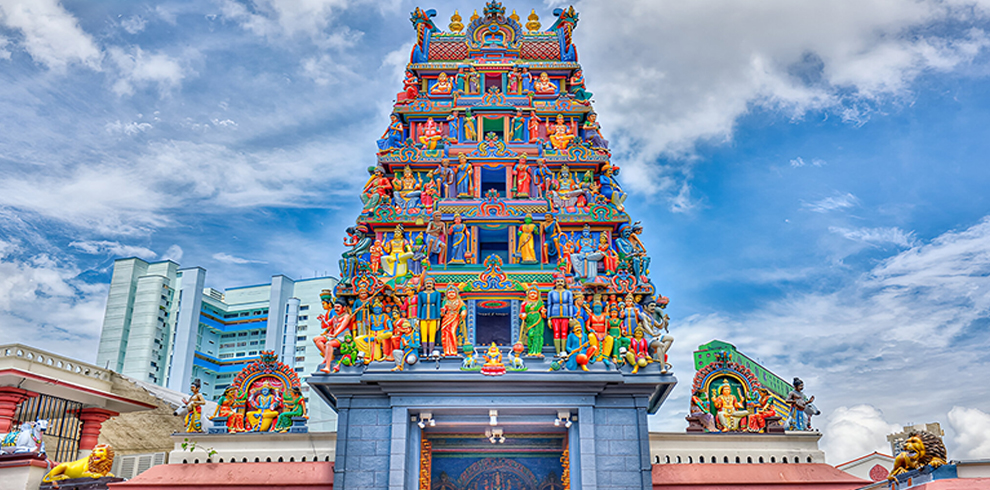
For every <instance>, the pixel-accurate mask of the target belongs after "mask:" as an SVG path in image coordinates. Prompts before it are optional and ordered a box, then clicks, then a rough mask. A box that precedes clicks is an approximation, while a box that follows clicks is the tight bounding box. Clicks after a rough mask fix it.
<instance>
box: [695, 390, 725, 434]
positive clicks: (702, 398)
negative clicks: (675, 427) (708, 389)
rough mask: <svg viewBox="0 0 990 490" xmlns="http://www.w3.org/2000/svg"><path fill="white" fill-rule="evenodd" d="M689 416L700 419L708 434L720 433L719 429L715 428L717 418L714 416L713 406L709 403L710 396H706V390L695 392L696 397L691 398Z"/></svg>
mask: <svg viewBox="0 0 990 490" xmlns="http://www.w3.org/2000/svg"><path fill="white" fill-rule="evenodd" d="M689 414H690V416H691V417H695V418H697V419H698V422H699V423H700V424H701V426H702V427H703V428H704V429H705V431H706V432H718V428H717V427H715V416H714V415H712V404H711V402H710V401H708V395H706V394H705V391H704V390H697V391H695V392H694V396H692V397H691V409H690V411H689Z"/></svg>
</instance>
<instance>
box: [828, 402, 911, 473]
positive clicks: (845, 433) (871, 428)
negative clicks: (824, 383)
mask: <svg viewBox="0 0 990 490" xmlns="http://www.w3.org/2000/svg"><path fill="white" fill-rule="evenodd" d="M819 425H821V424H819ZM900 430H901V427H900V426H899V425H897V424H891V423H888V422H887V421H886V420H884V418H883V412H881V411H880V410H879V409H877V408H876V407H874V406H871V405H856V406H853V407H838V408H836V409H835V410H834V411H833V412H832V413H831V414H829V416H828V421H827V422H826V424H825V426H824V428H822V429H821V431H822V434H823V436H822V440H821V445H820V447H821V449H822V450H823V451H825V456H826V457H827V458H828V461H829V462H830V463H832V464H840V463H844V462H846V461H849V460H852V459H855V458H858V457H860V456H863V455H865V454H869V453H872V452H873V451H878V452H881V453H884V454H888V453H890V444H889V443H888V442H887V435H888V434H893V433H895V432H899V431H900Z"/></svg>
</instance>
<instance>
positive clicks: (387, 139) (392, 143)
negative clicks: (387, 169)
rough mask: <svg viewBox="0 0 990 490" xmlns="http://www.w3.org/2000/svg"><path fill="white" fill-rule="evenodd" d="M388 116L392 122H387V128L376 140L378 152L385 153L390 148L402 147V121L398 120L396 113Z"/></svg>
mask: <svg viewBox="0 0 990 490" xmlns="http://www.w3.org/2000/svg"><path fill="white" fill-rule="evenodd" d="M390 118H391V120H392V122H390V123H389V125H388V129H386V130H385V133H384V134H382V137H381V139H379V140H378V149H379V150H380V151H379V153H385V152H387V151H388V150H391V149H392V148H401V147H402V135H403V127H402V121H400V120H399V116H398V115H396V114H392V115H391V116H390Z"/></svg>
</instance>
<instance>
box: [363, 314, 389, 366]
mask: <svg viewBox="0 0 990 490" xmlns="http://www.w3.org/2000/svg"><path fill="white" fill-rule="evenodd" d="M368 327H369V329H370V331H369V332H368V335H367V336H366V338H367V342H368V345H367V348H366V350H365V351H364V354H365V357H364V363H365V364H368V363H370V362H371V361H382V360H386V359H385V356H386V355H391V352H388V354H386V351H390V349H389V347H391V345H392V343H391V341H390V339H391V338H392V318H390V317H389V315H388V313H385V308H384V306H383V305H382V301H381V299H378V298H376V299H375V302H374V303H373V304H372V305H371V312H370V313H369V315H368Z"/></svg>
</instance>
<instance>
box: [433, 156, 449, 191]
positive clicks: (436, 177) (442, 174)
mask: <svg viewBox="0 0 990 490" xmlns="http://www.w3.org/2000/svg"><path fill="white" fill-rule="evenodd" d="M433 181H434V182H436V184H437V189H438V190H439V191H440V195H441V196H443V197H444V198H446V199H450V193H451V190H450V186H451V185H452V184H453V183H454V169H452V168H450V160H448V159H446V158H444V159H442V160H440V165H439V166H438V167H437V168H436V169H435V170H434V171H433Z"/></svg>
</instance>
